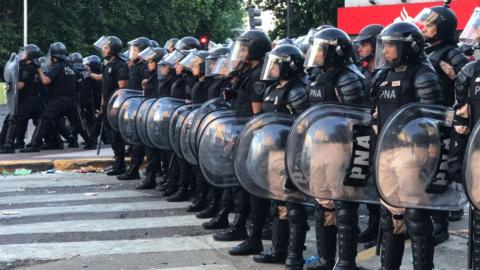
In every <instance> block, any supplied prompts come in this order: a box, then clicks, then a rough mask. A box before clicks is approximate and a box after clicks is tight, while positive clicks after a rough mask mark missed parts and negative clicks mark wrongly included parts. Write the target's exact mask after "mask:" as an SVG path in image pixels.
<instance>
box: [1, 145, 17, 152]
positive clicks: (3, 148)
mask: <svg viewBox="0 0 480 270" xmlns="http://www.w3.org/2000/svg"><path fill="white" fill-rule="evenodd" d="M13 153H15V148H14V147H13V146H11V145H3V146H1V147H0V154H13Z"/></svg>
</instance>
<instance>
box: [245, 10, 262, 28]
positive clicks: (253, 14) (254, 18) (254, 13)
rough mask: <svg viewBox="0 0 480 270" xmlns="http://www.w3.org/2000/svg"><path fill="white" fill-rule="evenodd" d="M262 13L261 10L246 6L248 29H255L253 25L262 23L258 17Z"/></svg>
mask: <svg viewBox="0 0 480 270" xmlns="http://www.w3.org/2000/svg"><path fill="white" fill-rule="evenodd" d="M261 15H262V10H261V9H258V8H253V7H251V8H248V18H249V20H248V22H249V24H250V29H255V26H261V25H262V19H261V18H259V17H260V16H261Z"/></svg>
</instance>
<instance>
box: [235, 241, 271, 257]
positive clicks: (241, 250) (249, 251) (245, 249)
mask: <svg viewBox="0 0 480 270" xmlns="http://www.w3.org/2000/svg"><path fill="white" fill-rule="evenodd" d="M262 251H263V244H262V240H259V239H253V238H247V239H245V241H243V242H242V243H240V244H239V245H238V246H235V247H233V248H231V249H230V250H229V251H228V254H230V255H232V256H248V255H254V254H258V253H260V252H262Z"/></svg>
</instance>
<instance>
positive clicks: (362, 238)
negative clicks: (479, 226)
mask: <svg viewBox="0 0 480 270" xmlns="http://www.w3.org/2000/svg"><path fill="white" fill-rule="evenodd" d="M379 223H380V211H378V213H377V212H373V211H370V213H369V216H368V227H367V229H366V230H365V231H363V232H362V233H360V235H359V236H358V243H369V242H374V241H376V240H377V236H378V227H379Z"/></svg>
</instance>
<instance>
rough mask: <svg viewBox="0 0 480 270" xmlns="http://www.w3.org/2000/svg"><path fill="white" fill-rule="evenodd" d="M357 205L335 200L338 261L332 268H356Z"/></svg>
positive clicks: (339, 269)
mask: <svg viewBox="0 0 480 270" xmlns="http://www.w3.org/2000/svg"><path fill="white" fill-rule="evenodd" d="M356 207H358V205H357V204H355V203H350V202H340V201H337V202H335V208H336V218H337V239H338V261H337V263H336V264H335V267H334V268H333V269H335V270H354V269H358V268H357V265H356V262H355V258H356V257H357V239H358V215H357V208H356Z"/></svg>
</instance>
